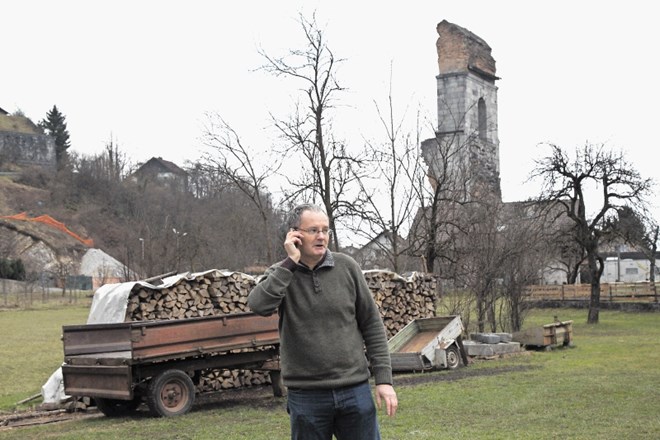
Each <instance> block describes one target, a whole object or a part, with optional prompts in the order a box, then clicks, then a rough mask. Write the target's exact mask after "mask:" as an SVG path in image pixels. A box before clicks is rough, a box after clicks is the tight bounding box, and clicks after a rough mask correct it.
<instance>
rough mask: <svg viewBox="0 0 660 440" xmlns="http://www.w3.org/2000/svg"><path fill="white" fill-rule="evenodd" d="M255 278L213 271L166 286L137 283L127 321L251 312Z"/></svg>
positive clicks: (130, 301) (127, 309)
mask: <svg viewBox="0 0 660 440" xmlns="http://www.w3.org/2000/svg"><path fill="white" fill-rule="evenodd" d="M255 284H256V280H255V279H254V277H252V276H250V275H246V274H243V273H240V272H222V271H219V270H213V271H208V272H203V273H200V274H196V276H191V277H188V278H184V279H182V280H181V281H180V282H179V283H177V284H175V285H173V286H171V287H166V288H155V289H152V288H149V287H146V286H143V285H141V284H136V285H135V287H134V288H133V291H131V294H130V296H129V298H128V306H127V308H126V321H145V320H162V319H184V318H194V317H198V316H209V315H226V314H230V313H240V312H248V311H249V309H248V306H247V295H248V294H249V293H250V290H251V289H252V287H254V285H255Z"/></svg>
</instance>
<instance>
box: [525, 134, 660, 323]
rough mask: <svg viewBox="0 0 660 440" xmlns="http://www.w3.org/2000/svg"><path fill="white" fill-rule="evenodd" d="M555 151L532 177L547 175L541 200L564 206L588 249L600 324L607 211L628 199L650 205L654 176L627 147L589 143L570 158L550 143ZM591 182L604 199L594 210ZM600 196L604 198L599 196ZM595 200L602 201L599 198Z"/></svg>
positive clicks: (592, 317) (592, 318) (592, 310)
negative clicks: (629, 156)
mask: <svg viewBox="0 0 660 440" xmlns="http://www.w3.org/2000/svg"><path fill="white" fill-rule="evenodd" d="M549 146H550V148H551V154H550V155H548V156H546V157H544V158H542V159H539V160H537V161H536V166H535V168H534V170H533V171H532V173H531V175H530V177H531V178H532V179H534V178H540V179H542V181H543V187H542V190H541V194H540V195H539V197H538V200H539V202H548V201H551V202H552V203H551V204H550V205H549V206H559V207H560V208H562V209H563V212H564V213H565V215H566V216H567V217H568V218H569V219H571V220H572V221H573V222H574V224H575V228H574V229H573V232H574V239H575V241H576V242H577V243H578V244H579V246H580V247H582V248H583V249H584V251H585V254H586V260H587V264H588V268H589V274H590V278H591V279H590V283H591V296H590V301H589V314H588V319H587V322H588V323H590V324H597V323H598V317H599V309H600V276H601V274H602V273H603V270H604V262H603V258H602V257H601V255H600V252H599V248H598V247H599V243H600V241H601V238H602V236H603V234H604V233H605V230H604V228H605V227H606V219H607V216H608V215H610V214H613V213H614V212H615V210H616V209H617V208H619V207H621V206H623V205H629V206H631V207H638V208H639V209H643V210H645V206H646V197H647V196H648V194H649V192H650V190H651V187H652V181H651V179H644V178H642V177H641V176H640V174H639V173H638V172H637V170H635V169H634V168H633V167H632V165H631V164H630V163H628V161H627V160H626V159H625V157H624V155H623V153H614V152H612V151H609V150H606V149H605V148H604V145H602V144H601V145H592V144H589V143H587V144H585V146H584V147H582V148H576V151H575V156H574V157H573V158H569V156H568V154H567V153H565V152H564V151H563V150H562V149H561V147H559V146H557V145H554V144H549ZM589 185H597V186H598V187H599V190H600V198H601V200H600V205H599V206H597V208H596V209H595V211H594V213H593V214H591V213H589V212H588V211H587V202H588V201H591V200H588V190H589V188H590V186H589ZM596 202H598V199H597V198H596ZM594 205H597V203H595V204H594Z"/></svg>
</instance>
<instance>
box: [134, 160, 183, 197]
mask: <svg viewBox="0 0 660 440" xmlns="http://www.w3.org/2000/svg"><path fill="white" fill-rule="evenodd" d="M131 179H132V180H133V181H134V182H136V183H138V184H139V185H148V184H149V183H152V184H156V185H160V186H169V187H172V188H173V189H178V190H180V191H186V190H187V189H188V173H187V172H186V171H185V170H183V169H182V168H180V167H179V166H178V165H176V164H175V163H173V162H170V161H167V160H164V159H163V158H162V157H152V158H151V159H149V160H148V161H147V162H145V163H144V164H142V166H140V168H138V169H137V171H135V172H134V173H133V175H132V176H131Z"/></svg>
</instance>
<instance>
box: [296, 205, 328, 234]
mask: <svg viewBox="0 0 660 440" xmlns="http://www.w3.org/2000/svg"><path fill="white" fill-rule="evenodd" d="M305 211H311V212H319V213H321V214H323V215H326V216H327V214H326V213H325V211H324V210H323V208H321V207H320V206H318V205H314V204H311V203H303V204H302V205H298V206H296V207H295V208H293V209H292V210H291V212H289V216H288V217H287V222H286V224H287V227H288V228H297V227H299V226H300V219H301V217H302V215H303V212H305Z"/></svg>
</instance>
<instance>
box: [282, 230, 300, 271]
mask: <svg viewBox="0 0 660 440" xmlns="http://www.w3.org/2000/svg"><path fill="white" fill-rule="evenodd" d="M301 245H302V233H301V232H300V231H296V230H295V229H289V232H287V233H286V239H285V240H284V250H285V251H286V254H287V255H288V256H289V258H291V259H292V260H293V261H295V262H296V263H297V262H299V261H300V249H298V247H299V246H301Z"/></svg>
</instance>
